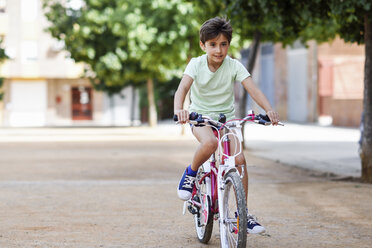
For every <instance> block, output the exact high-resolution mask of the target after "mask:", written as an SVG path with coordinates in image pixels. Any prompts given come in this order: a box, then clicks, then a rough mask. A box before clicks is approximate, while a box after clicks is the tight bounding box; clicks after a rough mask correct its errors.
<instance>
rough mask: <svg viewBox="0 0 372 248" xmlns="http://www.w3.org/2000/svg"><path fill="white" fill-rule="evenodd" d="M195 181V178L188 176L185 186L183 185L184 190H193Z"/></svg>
mask: <svg viewBox="0 0 372 248" xmlns="http://www.w3.org/2000/svg"><path fill="white" fill-rule="evenodd" d="M194 181H195V177H192V176H189V175H186V177H185V181H184V182H183V185H182V188H189V189H192V187H193V183H194Z"/></svg>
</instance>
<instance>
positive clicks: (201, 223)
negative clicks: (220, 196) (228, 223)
mask: <svg viewBox="0 0 372 248" xmlns="http://www.w3.org/2000/svg"><path fill="white" fill-rule="evenodd" d="M203 175H204V173H203V169H202V167H201V168H200V169H199V172H198V176H197V177H196V178H197V183H196V184H197V185H196V186H197V194H196V196H195V197H196V199H194V200H196V201H198V202H200V204H201V207H200V208H199V210H198V212H197V214H195V215H194V219H195V229H196V234H197V237H198V240H199V241H200V242H201V243H203V244H207V243H208V242H209V240H210V239H211V236H212V231H213V213H212V211H211V198H210V195H209V194H208V192H210V190H208V187H209V189H210V178H209V177H206V178H205V179H204V180H202V182H201V183H199V182H198V181H199V180H200V178H201V177H202V176H203Z"/></svg>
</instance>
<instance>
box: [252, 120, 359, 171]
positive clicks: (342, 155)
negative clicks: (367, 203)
mask: <svg viewBox="0 0 372 248" xmlns="http://www.w3.org/2000/svg"><path fill="white" fill-rule="evenodd" d="M359 137H360V132H359V129H357V128H339V127H322V126H317V125H300V124H286V125H285V126H284V127H282V126H275V127H273V126H269V127H265V126H261V125H247V126H246V128H245V141H246V148H248V149H250V150H251V151H252V152H253V153H254V154H255V155H257V156H259V157H263V158H268V159H271V160H275V161H280V162H281V163H284V164H288V165H293V166H297V167H301V168H305V169H311V170H316V171H319V172H323V173H325V174H329V175H333V174H335V175H337V176H345V177H348V176H351V177H360V174H361V161H360V158H359V154H358V147H359V145H358V140H359ZM248 163H249V159H248Z"/></svg>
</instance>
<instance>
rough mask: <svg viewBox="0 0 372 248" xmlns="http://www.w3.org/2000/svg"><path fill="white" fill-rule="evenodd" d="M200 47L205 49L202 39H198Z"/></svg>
mask: <svg viewBox="0 0 372 248" xmlns="http://www.w3.org/2000/svg"><path fill="white" fill-rule="evenodd" d="M199 45H200V48H201V49H202V50H203V51H205V45H204V44H203V42H202V41H199Z"/></svg>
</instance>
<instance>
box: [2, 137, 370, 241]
mask: <svg viewBox="0 0 372 248" xmlns="http://www.w3.org/2000/svg"><path fill="white" fill-rule="evenodd" d="M194 148H195V142H194V141H182V142H180V141H162V142H159V141H158V142H156V141H137V142H134V141H131V142H128V141H115V142H105V141H100V142H93V143H92V142H71V143H69V142H54V143H48V142H43V143H1V144H0V223H1V224H0V247H206V246H204V245H201V244H199V243H198V241H197V240H196V238H195V231H194V227H193V220H192V218H191V215H189V214H187V215H185V216H182V205H183V204H182V201H180V200H178V199H177V196H176V187H177V183H178V179H179V177H180V175H181V173H182V171H183V169H184V166H185V162H184V161H186V162H187V161H190V159H191V157H192V154H193V151H194ZM246 156H247V158H249V159H248V160H249V168H248V170H249V173H250V192H249V193H250V195H249V208H250V210H251V212H252V213H254V214H255V215H256V216H257V217H258V218H259V221H260V222H261V223H262V224H263V225H264V226H265V227H266V229H267V234H266V235H264V236H261V235H258V236H254V235H249V238H248V247H296V248H297V247H358V248H359V247H372V245H371V244H372V211H371V210H372V185H365V184H359V183H354V182H341V181H330V180H328V179H326V178H323V177H319V176H316V175H314V174H312V173H311V172H307V171H303V170H300V169H295V168H292V167H287V166H285V165H281V164H278V163H275V162H272V161H268V160H263V159H259V158H256V157H253V156H251V155H250V154H249V153H248V152H247V154H246ZM208 247H219V238H218V226H217V222H215V227H214V233H213V236H212V239H211V242H210V244H209V246H208Z"/></svg>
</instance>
